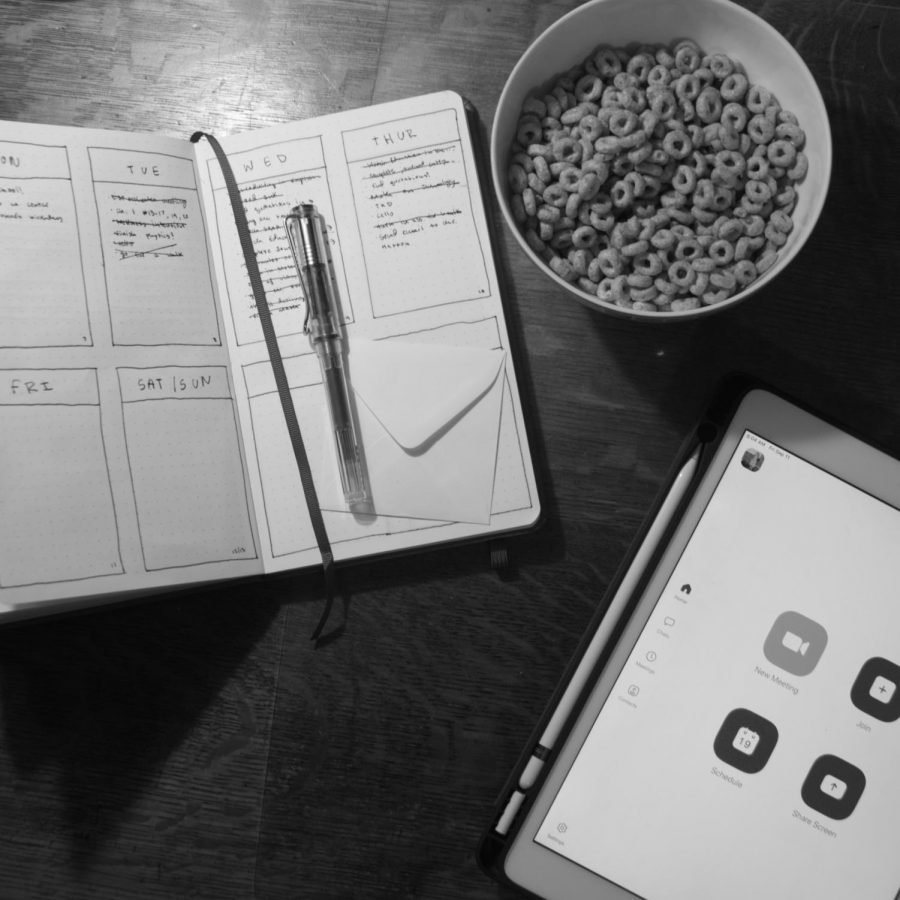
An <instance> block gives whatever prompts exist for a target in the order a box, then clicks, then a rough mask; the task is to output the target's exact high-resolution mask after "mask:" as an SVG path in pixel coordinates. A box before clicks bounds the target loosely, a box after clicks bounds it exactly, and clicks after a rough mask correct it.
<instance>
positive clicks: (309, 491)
mask: <svg viewBox="0 0 900 900" xmlns="http://www.w3.org/2000/svg"><path fill="white" fill-rule="evenodd" d="M204 137H205V138H206V139H207V140H208V141H209V145H210V146H211V147H212V149H213V152H214V153H215V154H216V158H217V159H218V160H219V165H220V166H221V168H222V175H223V176H224V178H225V186H226V188H227V189H228V197H229V199H230V200H231V208H232V211H233V213H234V221H235V224H236V225H237V230H238V237H239V238H240V241H241V249H242V250H243V251H244V262H245V263H246V264H247V274H248V275H249V276H250V286H251V287H252V288H253V297H254V299H255V300H256V309H257V312H258V313H259V321H260V324H261V325H262V330H263V336H264V337H265V339H266V347H267V349H268V351H269V360H270V362H271V363H272V372H273V374H274V375H275V385H276V387H277V389H278V396H279V397H280V398H281V409H282V411H283V412H284V419H285V422H286V423H287V430H288V435H289V436H290V439H291V446H292V447H293V448H294V458H295V459H296V460H297V469H298V470H299V472H300V481H301V483H302V485H303V494H304V497H305V498H306V506H307V509H308V510H309V518H310V521H311V522H312V528H313V533H314V534H315V536H316V543H317V544H318V545H319V553H321V554H322V567H323V570H324V573H325V608H324V609H323V610H322V615H321V617H320V618H319V624H318V625H316V629H315V631H314V632H313V634H312V640H313V641H318V639H319V637H320V636H321V634H322V630H323V629H324V627H325V624H326V622H327V621H328V617H329V615H330V614H331V607H332V605H333V604H334V595H335V593H336V588H337V579H336V577H335V572H334V554H333V553H332V551H331V543H330V541H329V540H328V533H327V531H326V530H325V521H324V520H323V518H322V509H321V507H320V506H319V498H318V495H317V494H316V486H315V484H313V479H312V471H311V469H310V467H309V458H308V457H307V455H306V447H304V446H303V437H302V435H301V434H300V425H299V423H298V421H297V412H296V410H295V409H294V401H293V399H292V398H291V391H290V388H289V387H288V381H287V375H286V374H285V371H284V362H283V361H282V358H281V351H280V350H279V348H278V340H277V338H276V337H275V328H274V326H273V325H272V314H271V312H270V310H269V303H268V301H267V300H266V292H265V289H264V288H263V283H262V278H261V276H260V274H259V265H258V264H257V262H256V251H255V250H254V249H253V239H252V237H251V235H250V226H249V225H248V223H247V214H246V212H245V211H244V203H243V201H242V200H241V192H240V189H239V188H238V186H237V181H235V178H234V172H233V171H232V169H231V163H229V162H228V157H227V156H226V155H225V151H224V150H223V149H222V147H221V145H220V144H219V142H218V141H217V140H216V139H215V138H214V137H213V136H212V135H211V134H207V133H206V132H205V131H197V132H194V134H192V135H191V143H192V144H196V143H197V142H198V141H199V140H200V139H201V138H204Z"/></svg>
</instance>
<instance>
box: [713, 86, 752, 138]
mask: <svg viewBox="0 0 900 900" xmlns="http://www.w3.org/2000/svg"><path fill="white" fill-rule="evenodd" d="M719 96H720V97H721V96H722V92H721V90H720V91H719ZM723 99H724V98H723ZM749 118H750V114H749V113H748V112H747V107H746V106H744V105H743V104H741V103H735V102H734V101H731V102H729V103H726V104H725V105H724V106H723V107H722V116H721V118H720V120H719V121H720V122H721V123H722V125H724V126H725V127H726V128H727V127H729V126H730V127H731V128H733V129H734V130H735V131H737V132H742V131H743V130H744V129H745V128H746V127H747V121H748V120H749Z"/></svg>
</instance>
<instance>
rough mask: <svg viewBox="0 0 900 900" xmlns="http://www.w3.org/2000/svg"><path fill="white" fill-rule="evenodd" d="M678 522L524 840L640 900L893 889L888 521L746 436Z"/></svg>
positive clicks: (899, 605) (813, 471) (899, 739)
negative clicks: (588, 716)
mask: <svg viewBox="0 0 900 900" xmlns="http://www.w3.org/2000/svg"><path fill="white" fill-rule="evenodd" d="M691 529H692V530H691V532H690V535H689V537H687V538H686V543H684V542H683V541H682V543H681V545H680V546H681V547H682V549H681V550H680V551H679V553H678V555H677V558H675V559H673V560H670V561H669V563H668V566H667V567H666V566H664V567H663V568H664V570H665V572H668V573H669V574H668V575H663V576H661V578H660V579H658V583H656V584H655V585H654V584H653V583H651V585H650V591H652V592H653V595H654V596H653V597H651V598H650V601H651V602H645V603H644V604H643V606H642V607H641V608H640V609H639V611H638V614H636V618H637V617H638V616H639V617H640V621H638V622H634V621H633V622H632V623H631V624H630V626H629V631H627V632H626V635H625V638H624V639H623V641H622V642H621V643H620V646H619V648H618V650H617V652H618V654H619V656H618V663H617V664H616V665H613V666H610V668H613V669H614V671H613V672H612V674H611V675H609V678H608V682H607V684H606V685H605V686H604V685H603V684H602V682H601V684H600V685H599V686H598V689H597V690H598V691H600V690H601V688H602V693H603V696H604V698H605V699H603V700H602V704H601V705H600V706H599V709H597V707H596V703H595V704H594V712H593V713H592V715H593V716H594V717H595V718H594V719H593V722H592V724H591V725H590V730H589V731H588V732H587V736H586V738H585V740H584V742H583V744H582V745H581V747H580V749H579V750H578V752H577V754H576V755H575V756H574V758H573V759H572V761H571V764H570V765H569V767H568V769H567V771H566V773H565V775H564V777H563V779H562V781H561V783H560V785H559V787H558V790H556V792H555V794H554V795H553V797H552V800H551V801H550V803H549V807H548V808H547V812H546V814H545V815H543V817H542V819H541V820H540V823H539V827H538V828H537V829H535V828H534V827H532V828H531V831H530V837H531V839H532V840H533V841H534V842H535V843H536V844H538V845H540V846H542V847H544V848H546V849H547V850H549V851H552V852H553V853H554V854H557V855H559V856H561V857H563V858H565V859H567V860H569V861H571V862H573V863H575V864H577V866H579V867H582V868H583V869H585V870H588V871H590V872H593V873H596V874H598V875H601V876H602V877H603V878H605V879H607V880H608V881H609V882H612V883H613V884H615V885H618V886H620V887H621V888H623V889H625V890H627V891H629V892H631V893H632V894H634V895H637V896H639V897H642V898H646V900H676V898H685V900H688V898H690V900H696V898H697V897H715V898H721V897H728V898H730V900H760V898H762V897H765V898H766V900H781V898H784V900H788V898H791V900H796V898H806V897H815V898H817V900H829V898H831V900H847V898H849V897H854V898H866V900H868V898H883V900H893V898H894V897H895V896H897V893H898V887H900V854H898V852H897V839H898V835H900V797H898V790H897V786H898V783H900V771H898V770H900V721H898V719H900V512H898V510H897V509H895V508H894V507H893V506H891V505H889V504H887V503H885V502H883V501H882V500H879V499H877V498H875V497H874V496H872V495H870V494H868V493H865V492H864V491H862V490H860V489H858V488H856V487H854V486H852V485H850V484H849V483H847V482H846V481H844V480H842V479H841V478H838V477H836V476H834V475H832V474H829V473H828V472H826V471H825V470H824V469H822V468H820V467H819V466H817V465H813V464H812V463H810V462H809V461H807V460H806V459H804V458H801V457H800V456H797V455H795V454H794V453H792V452H789V451H788V450H786V449H784V447H781V446H778V445H777V444H775V443H773V442H772V441H770V440H767V439H766V437H765V436H764V435H762V434H756V433H753V432H751V431H744V432H743V435H742V437H741V438H740V440H739V441H738V443H737V446H736V449H735V450H734V452H733V453H732V455H731V456H730V458H729V460H728V463H727V465H726V466H725V468H724V470H722V472H721V477H720V478H719V481H718V484H717V485H716V487H715V490H714V491H713V493H712V494H711V495H710V496H709V498H708V500H707V501H706V504H705V508H704V509H703V511H702V515H701V516H700V517H699V518H698V519H696V521H695V522H694V524H692V526H691ZM614 659H615V658H614ZM616 673H618V674H616ZM613 679H614V680H613Z"/></svg>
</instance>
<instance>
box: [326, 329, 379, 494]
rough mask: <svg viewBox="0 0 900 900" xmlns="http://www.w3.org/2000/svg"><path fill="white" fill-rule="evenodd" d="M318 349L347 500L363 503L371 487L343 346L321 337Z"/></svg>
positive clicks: (342, 483) (339, 467) (342, 484)
mask: <svg viewBox="0 0 900 900" xmlns="http://www.w3.org/2000/svg"><path fill="white" fill-rule="evenodd" d="M315 348H316V355H317V356H318V357H319V364H320V366H321V368H322V384H323V386H324V388H325V396H326V398H327V401H328V411H329V413H330V416H331V422H332V425H333V429H334V441H335V447H336V449H337V458H338V469H339V470H340V475H341V487H342V489H343V491H344V499H345V500H346V501H347V503H348V504H354V503H362V502H364V501H365V500H367V499H368V497H369V486H368V479H367V478H366V468H365V464H364V462H363V457H362V447H361V444H360V441H359V437H358V435H357V431H356V424H355V419H354V415H353V405H352V403H351V399H350V387H349V383H348V380H347V377H346V372H345V371H344V359H343V355H342V353H341V345H340V343H339V342H338V341H336V340H321V341H320V342H319V343H317V344H316V345H315Z"/></svg>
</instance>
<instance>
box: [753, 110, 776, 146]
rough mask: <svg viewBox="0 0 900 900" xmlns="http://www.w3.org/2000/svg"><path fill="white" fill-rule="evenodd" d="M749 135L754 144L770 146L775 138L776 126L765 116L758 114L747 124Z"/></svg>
mask: <svg viewBox="0 0 900 900" xmlns="http://www.w3.org/2000/svg"><path fill="white" fill-rule="evenodd" d="M747 134H749V135H750V140H751V141H753V143H754V144H768V143H769V141H771V140H772V138H773V137H774V136H775V126H774V125H773V124H772V122H770V121H769V119H767V118H766V116H765V115H763V114H761V113H757V114H756V115H755V116H753V118H751V119H750V121H749V122H747Z"/></svg>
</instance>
